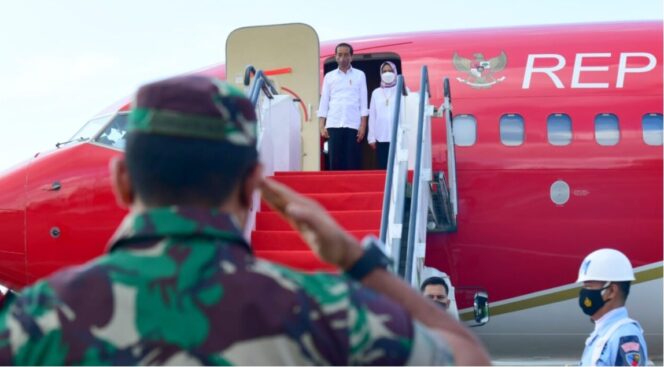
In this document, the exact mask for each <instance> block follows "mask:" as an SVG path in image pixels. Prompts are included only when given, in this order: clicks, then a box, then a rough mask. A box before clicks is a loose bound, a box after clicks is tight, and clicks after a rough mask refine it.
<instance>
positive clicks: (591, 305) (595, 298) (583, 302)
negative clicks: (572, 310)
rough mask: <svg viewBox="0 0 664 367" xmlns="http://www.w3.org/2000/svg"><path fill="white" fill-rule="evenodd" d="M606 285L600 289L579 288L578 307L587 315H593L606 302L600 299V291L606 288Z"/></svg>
mask: <svg viewBox="0 0 664 367" xmlns="http://www.w3.org/2000/svg"><path fill="white" fill-rule="evenodd" d="M608 287H609V286H608V285H607V286H606V287H604V288H601V289H586V288H581V291H580V292H579V307H581V311H583V313H585V314H586V315H588V316H592V315H594V314H595V313H596V312H597V311H598V310H599V309H600V308H602V306H604V304H605V303H606V302H604V300H603V299H602V292H603V291H604V290H605V289H606V288H608Z"/></svg>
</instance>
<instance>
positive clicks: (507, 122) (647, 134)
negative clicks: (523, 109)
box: [453, 113, 664, 147]
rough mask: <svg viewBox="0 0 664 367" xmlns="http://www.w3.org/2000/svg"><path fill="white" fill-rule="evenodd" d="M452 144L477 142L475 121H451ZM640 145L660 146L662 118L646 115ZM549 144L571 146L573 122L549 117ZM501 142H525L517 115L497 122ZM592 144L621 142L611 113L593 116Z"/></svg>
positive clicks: (467, 117) (470, 118)
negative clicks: (593, 131) (593, 142)
mask: <svg viewBox="0 0 664 367" xmlns="http://www.w3.org/2000/svg"><path fill="white" fill-rule="evenodd" d="M453 121H454V142H455V143H456V145H457V146H461V147H469V146H472V145H474V144H475V142H476V141H477V120H476V119H475V117H474V116H473V115H457V116H455V117H454V120H453ZM641 125H642V132H643V135H642V136H643V142H644V143H645V144H647V145H662V142H663V140H664V138H663V134H662V114H661V113H647V114H645V115H643V118H642V119H641ZM546 131H547V138H548V141H549V144H551V145H556V146H564V145H569V144H571V143H572V119H571V118H570V117H569V115H567V114H564V113H554V114H551V115H549V117H548V118H547V121H546ZM500 141H501V143H502V144H503V145H505V146H519V145H522V144H523V143H524V141H525V121H524V119H523V117H522V116H521V115H519V114H512V113H510V114H505V115H503V116H502V117H501V118H500ZM595 141H596V142H597V144H599V145H604V146H612V145H616V144H618V142H619V141H620V124H619V121H618V117H617V116H616V115H614V114H612V113H600V114H598V115H597V116H595Z"/></svg>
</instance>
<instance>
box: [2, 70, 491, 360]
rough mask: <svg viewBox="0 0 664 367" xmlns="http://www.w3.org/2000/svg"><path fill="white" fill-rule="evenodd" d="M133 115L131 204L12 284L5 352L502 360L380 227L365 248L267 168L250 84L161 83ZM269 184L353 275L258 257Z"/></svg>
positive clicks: (275, 200)
mask: <svg viewBox="0 0 664 367" xmlns="http://www.w3.org/2000/svg"><path fill="white" fill-rule="evenodd" d="M128 124H129V125H128V133H127V144H126V154H125V156H124V157H122V158H117V159H115V160H113V161H112V162H111V181H112V185H113V188H114V192H115V194H116V197H117V200H118V202H119V203H120V204H121V205H123V206H126V207H128V208H129V214H128V215H127V217H126V218H125V219H124V221H123V222H122V224H121V225H120V227H119V228H118V230H117V231H116V233H115V234H114V236H113V237H112V238H111V240H110V242H109V245H108V251H107V252H106V253H105V254H104V255H102V256H100V257H98V258H96V259H94V260H92V261H90V262H89V263H87V264H84V265H81V266H76V267H71V268H68V269H65V270H62V271H59V272H57V273H55V274H53V275H51V276H49V277H48V278H46V279H43V280H40V281H38V282H37V283H36V284H34V285H33V286H31V287H29V288H26V289H24V290H23V291H22V292H21V293H20V295H18V296H10V297H9V298H8V299H7V300H6V302H5V303H4V305H3V307H2V309H1V310H0V337H1V338H2V344H1V345H0V363H1V364H28V365H37V364H47V365H74V364H93V365H110V364H120V365H137V364H141V365H143V364H158V365H165V364H175V365H191V364H195V365H201V364H212V365H215V364H216V365H222V364H223V365H229V364H231V365H232V364H240V365H264V364H270V365H293V364H297V365H354V364H378V365H397V364H415V365H431V364H452V363H456V364H470V365H477V364H486V363H489V360H488V358H487V354H486V352H485V350H484V348H483V347H482V346H481V345H480V344H479V342H478V341H477V339H476V338H475V337H474V336H473V335H472V334H470V333H469V332H468V330H467V329H465V328H464V327H463V326H461V325H460V324H459V323H457V322H456V321H455V320H453V319H452V318H450V317H449V316H447V315H446V314H445V313H444V312H443V311H442V310H440V309H439V308H438V307H436V306H435V305H433V304H431V302H429V301H428V300H426V299H425V298H424V297H422V296H421V295H419V294H417V292H415V291H414V290H412V289H410V287H409V286H408V285H407V284H406V283H404V282H402V281H401V280H400V279H398V278H396V277H395V276H394V275H392V274H391V273H390V272H388V271H387V270H385V261H384V260H385V259H384V258H382V257H381V256H380V255H382V253H380V250H378V248H377V247H375V246H376V245H375V244H373V243H372V241H371V240H369V241H367V242H366V244H367V247H366V250H365V249H363V247H361V246H360V244H359V243H358V242H357V240H355V239H354V238H353V237H352V236H351V235H349V234H348V233H346V232H344V231H343V230H342V229H341V228H340V227H339V226H338V225H337V224H336V223H335V222H334V221H333V219H332V218H331V217H330V216H329V215H328V214H327V213H326V212H325V211H324V210H323V209H322V208H321V207H320V206H319V205H318V204H317V203H315V202H313V201H311V200H310V199H307V198H305V197H303V196H301V195H298V194H296V193H295V192H293V191H291V190H290V189H288V188H286V187H284V186H281V185H279V184H277V183H276V182H273V181H270V180H267V179H263V177H262V171H261V170H262V168H261V165H260V163H259V161H258V154H257V152H256V148H255V143H256V117H255V114H254V108H253V106H252V105H251V103H250V102H249V100H247V99H246V98H245V97H244V96H243V94H242V93H241V92H240V91H238V90H237V89H235V88H233V87H231V86H230V85H228V84H226V83H223V82H220V81H216V80H213V79H209V78H205V77H198V76H187V77H178V78H172V79H167V80H164V81H160V82H156V83H152V84H148V85H145V86H143V87H141V88H140V89H139V91H138V93H137V96H136V100H135V102H134V105H133V106H132V111H131V115H130V118H129V122H128ZM256 189H261V190H262V193H263V197H264V198H265V199H266V201H267V202H268V203H269V204H270V205H272V206H273V207H275V208H276V209H277V210H278V211H279V212H280V213H281V214H282V215H283V216H284V217H285V218H286V219H287V220H288V221H290V222H291V223H292V225H293V226H295V227H296V228H298V229H299V230H300V232H301V233H302V236H303V237H304V238H305V240H306V241H307V242H308V244H309V245H310V246H311V248H312V250H313V251H315V252H316V253H317V254H318V256H320V257H321V259H323V260H324V261H326V262H329V263H331V264H334V265H336V266H338V267H339V270H340V272H342V273H343V275H331V274H323V273H317V274H306V273H301V272H297V271H294V270H292V269H289V268H287V267H284V266H280V265H277V264H274V263H271V262H269V261H265V260H261V259H257V258H256V257H255V256H254V255H253V253H252V250H251V246H250V245H249V244H248V243H247V242H246V241H245V239H244V238H243V236H242V233H243V227H244V226H245V223H246V221H247V218H248V214H249V212H250V207H251V204H252V200H251V198H252V194H253V192H254V191H255V190H256ZM376 251H378V252H376Z"/></svg>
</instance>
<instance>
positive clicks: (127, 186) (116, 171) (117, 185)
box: [109, 157, 134, 208]
mask: <svg viewBox="0 0 664 367" xmlns="http://www.w3.org/2000/svg"><path fill="white" fill-rule="evenodd" d="M109 169H110V171H111V187H112V188H113V194H115V200H116V201H117V203H118V205H119V206H120V207H121V208H129V207H130V206H131V205H132V204H133V203H134V191H133V188H132V186H131V180H130V179H129V170H128V169H127V162H126V161H125V160H124V158H122V157H113V158H112V159H111V161H110V163H109Z"/></svg>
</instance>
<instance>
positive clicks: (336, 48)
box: [334, 42, 353, 56]
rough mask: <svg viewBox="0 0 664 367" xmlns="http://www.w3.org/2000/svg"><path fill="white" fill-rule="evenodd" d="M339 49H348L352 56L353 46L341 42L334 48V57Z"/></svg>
mask: <svg viewBox="0 0 664 367" xmlns="http://www.w3.org/2000/svg"><path fill="white" fill-rule="evenodd" d="M339 47H348V49H349V50H350V55H351V56H353V46H351V45H349V44H347V43H346V42H341V43H340V44H338V45H336V46H335V47H334V54H335V55H336V54H337V50H338V49H339Z"/></svg>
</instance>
